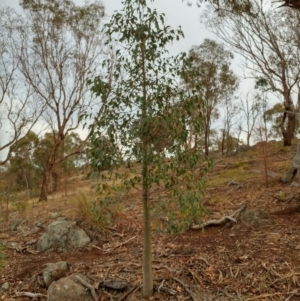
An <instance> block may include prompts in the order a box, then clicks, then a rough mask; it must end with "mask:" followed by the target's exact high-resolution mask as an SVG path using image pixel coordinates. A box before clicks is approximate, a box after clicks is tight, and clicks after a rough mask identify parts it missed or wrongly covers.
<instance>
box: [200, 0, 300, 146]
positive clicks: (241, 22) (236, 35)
mask: <svg viewBox="0 0 300 301" xmlns="http://www.w3.org/2000/svg"><path fill="white" fill-rule="evenodd" d="M251 2H252V9H253V11H255V12H256V15H255V16H252V15H241V14H237V13H224V14H218V13H215V12H213V11H212V10H210V9H209V10H207V11H206V13H205V14H204V15H203V17H204V18H203V19H204V20H205V22H206V26H207V28H208V29H209V30H211V31H212V32H214V33H215V34H216V35H217V36H218V37H219V38H220V39H221V40H222V41H224V42H225V43H226V44H227V45H228V46H229V47H231V48H232V49H233V50H234V51H236V52H237V53H238V54H240V55H241V56H242V57H244V59H245V60H244V67H245V68H246V69H247V70H248V72H249V76H252V77H253V78H257V77H258V78H260V81H259V82H258V83H260V84H264V85H265V84H266V85H267V86H268V87H269V90H272V91H273V92H274V93H275V94H276V96H277V97H278V98H279V99H280V100H281V101H282V105H283V108H284V113H283V114H282V120H281V124H280V128H281V133H282V137H283V144H284V145H285V146H289V145H291V143H292V139H293V137H294V131H295V125H296V116H295V114H294V112H295V111H296V105H295V103H296V100H297V98H299V95H300V93H299V88H298V86H299V82H300V69H299V68H298V66H299V62H300V47H299V26H298V25H299V20H300V14H299V12H298V11H296V10H291V9H289V10H286V12H285V15H284V18H283V16H282V10H274V8H271V7H270V5H268V4H267V3H265V2H264V1H259V0H252V1H251Z"/></svg>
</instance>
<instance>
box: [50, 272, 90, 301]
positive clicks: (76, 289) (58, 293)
mask: <svg viewBox="0 0 300 301" xmlns="http://www.w3.org/2000/svg"><path fill="white" fill-rule="evenodd" d="M77 275H78V276H79V277H80V278H81V279H83V280H84V281H86V282H88V283H90V284H93V281H92V280H91V279H89V278H88V277H86V276H85V275H82V274H72V275H70V276H68V277H64V278H61V279H59V280H58V281H54V282H52V284H51V285H50V287H49V288H48V299H47V300H48V301H62V300H64V301H95V300H94V298H93V297H92V295H91V293H90V291H89V290H88V289H87V288H86V287H84V286H83V285H82V284H81V283H80V282H79V281H78V280H77V278H76V276H77Z"/></svg>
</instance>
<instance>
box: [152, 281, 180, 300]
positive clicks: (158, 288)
mask: <svg viewBox="0 0 300 301" xmlns="http://www.w3.org/2000/svg"><path fill="white" fill-rule="evenodd" d="M164 281H165V280H163V281H162V283H161V284H160V286H158V285H154V289H155V290H156V291H158V292H164V293H168V294H170V295H172V296H176V295H177V292H176V291H175V290H173V289H171V288H168V287H165V286H163V284H164Z"/></svg>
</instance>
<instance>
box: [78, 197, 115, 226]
mask: <svg viewBox="0 0 300 301" xmlns="http://www.w3.org/2000/svg"><path fill="white" fill-rule="evenodd" d="M115 212H116V208H115V206H114V203H113V202H112V201H111V200H110V199H107V198H106V199H100V198H98V197H97V196H94V197H93V199H92V200H91V201H90V200H88V199H87V197H86V195H85V194H83V193H81V194H80V198H79V199H78V215H79V216H80V217H81V218H83V219H84V220H85V221H86V222H88V223H91V224H93V225H96V226H97V227H98V228H99V229H104V228H105V227H107V226H110V225H111V224H112V223H113V216H114V215H115Z"/></svg>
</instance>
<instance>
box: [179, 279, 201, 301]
mask: <svg viewBox="0 0 300 301" xmlns="http://www.w3.org/2000/svg"><path fill="white" fill-rule="evenodd" d="M173 279H174V280H175V281H177V282H178V283H179V284H181V285H182V286H183V287H184V289H185V290H186V292H187V293H188V294H189V295H190V296H191V298H192V299H193V300H194V301H197V300H198V299H197V298H196V296H195V294H194V292H193V291H191V290H190V289H189V288H188V287H187V285H186V284H185V283H184V282H183V281H182V280H180V279H178V278H176V277H173Z"/></svg>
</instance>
